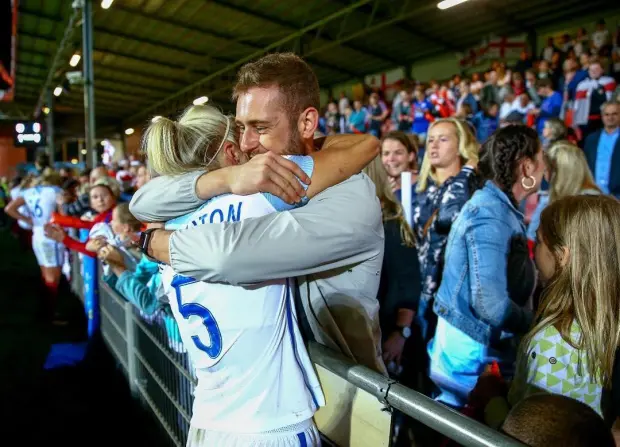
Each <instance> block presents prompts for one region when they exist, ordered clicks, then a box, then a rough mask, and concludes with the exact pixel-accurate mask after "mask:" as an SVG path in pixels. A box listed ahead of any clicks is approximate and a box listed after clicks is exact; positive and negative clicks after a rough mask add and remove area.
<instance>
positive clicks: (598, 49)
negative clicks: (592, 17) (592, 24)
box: [592, 19, 611, 56]
mask: <svg viewBox="0 0 620 447" xmlns="http://www.w3.org/2000/svg"><path fill="white" fill-rule="evenodd" d="M610 42H611V36H610V34H609V30H608V29H607V27H606V26H605V20H604V19H600V20H599V21H598V22H597V24H596V31H594V32H593V33H592V54H596V55H599V56H604V55H605V54H604V53H605V49H606V47H607V46H608V45H609V43H610Z"/></svg>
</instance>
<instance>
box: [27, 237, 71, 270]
mask: <svg viewBox="0 0 620 447" xmlns="http://www.w3.org/2000/svg"><path fill="white" fill-rule="evenodd" d="M32 250H33V251H34V255H35V256H36V257H37V262H38V263H39V265H40V266H41V267H62V265H63V264H64V262H65V246H64V245H63V244H61V243H60V242H56V241H53V240H51V239H48V238H46V237H45V236H39V235H37V234H34V235H33V236H32Z"/></svg>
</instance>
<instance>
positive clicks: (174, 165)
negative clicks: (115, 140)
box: [142, 117, 183, 175]
mask: <svg viewBox="0 0 620 447" xmlns="http://www.w3.org/2000/svg"><path fill="white" fill-rule="evenodd" d="M177 126H178V124H177V123H175V122H174V121H172V120H171V119H168V118H164V117H161V118H159V119H157V120H156V121H155V122H153V123H151V125H150V126H149V127H148V128H147V129H146V132H145V133H144V137H143V139H142V147H143V150H144V151H145V152H146V156H147V158H148V160H149V166H150V168H151V169H152V170H153V171H155V172H156V173H157V174H160V175H170V174H179V173H181V172H183V171H181V170H180V169H178V168H179V167H180V165H181V164H182V162H181V160H180V157H179V154H178V150H177V145H178V138H177V132H178V129H177Z"/></svg>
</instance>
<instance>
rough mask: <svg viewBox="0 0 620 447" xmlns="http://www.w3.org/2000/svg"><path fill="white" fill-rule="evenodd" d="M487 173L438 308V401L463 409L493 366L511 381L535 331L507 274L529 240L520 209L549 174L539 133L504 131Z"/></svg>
mask: <svg viewBox="0 0 620 447" xmlns="http://www.w3.org/2000/svg"><path fill="white" fill-rule="evenodd" d="M479 171H480V175H481V178H482V179H483V181H484V185H483V187H482V188H481V189H480V190H478V191H477V192H476V193H475V194H474V195H473V196H472V198H471V200H470V201H469V202H467V203H466V204H465V206H464V207H463V209H462V210H461V213H460V214H459V216H458V217H457V219H456V221H455V222H454V224H453V225H452V230H451V232H450V237H449V238H448V245H447V247H446V254H445V259H446V265H445V269H444V272H443V278H442V282H441V286H440V287H439V290H438V291H437V294H436V296H435V304H434V307H433V310H434V311H435V313H436V314H437V316H438V323H437V330H436V334H435V338H434V340H433V341H432V342H431V343H430V344H429V355H430V358H431V379H432V380H433V382H434V383H435V385H436V386H437V387H438V388H439V389H440V391H441V394H440V395H439V396H438V397H437V400H439V401H441V402H443V403H445V404H447V405H450V406H453V407H456V408H460V407H463V406H464V405H465V403H466V402H467V398H468V395H469V392H470V391H471V390H472V389H473V388H474V386H475V385H476V380H477V378H478V376H479V375H480V373H481V372H482V371H483V370H484V368H485V367H486V365H487V364H489V363H491V362H492V361H493V360H496V361H498V362H499V363H500V365H501V366H502V372H503V373H504V374H506V373H508V374H509V371H511V370H512V368H513V363H514V360H515V355H516V352H515V347H516V340H515V336H516V335H519V334H524V333H525V332H526V331H527V330H528V329H529V327H530V323H531V320H532V315H531V312H530V311H529V310H527V309H526V308H525V307H523V306H522V304H523V300H521V299H517V298H516V297H514V296H513V293H511V292H513V290H511V283H512V284H514V281H510V279H509V277H510V276H514V275H515V274H516V273H515V271H514V270H513V269H512V267H511V269H510V271H508V267H507V266H508V260H509V255H510V251H511V247H512V246H513V243H514V240H515V239H519V240H522V239H523V238H524V235H525V226H524V223H523V214H521V212H519V210H518V203H520V202H521V201H522V200H523V199H525V198H526V197H527V196H529V195H530V194H533V193H535V192H536V191H537V190H538V188H539V186H540V183H541V181H542V176H543V172H544V163H543V155H542V150H541V146H540V142H539V140H538V136H537V135H536V132H535V131H534V130H532V129H529V128H527V127H525V126H520V125H515V126H508V127H505V128H503V129H500V130H498V131H497V132H496V133H495V134H494V135H492V136H491V138H489V140H487V141H486V142H485V144H484V146H483V148H482V151H481V159H480V163H479ZM525 253H526V252H525ZM523 257H524V259H527V256H526V255H524V256H523ZM524 262H525V261H524ZM530 272H531V273H532V274H533V270H530ZM511 279H514V278H511ZM523 281H525V279H523V280H520V281H519V282H523ZM529 282H530V283H532V284H533V283H534V279H533V278H530V279H529ZM532 288H533V287H532Z"/></svg>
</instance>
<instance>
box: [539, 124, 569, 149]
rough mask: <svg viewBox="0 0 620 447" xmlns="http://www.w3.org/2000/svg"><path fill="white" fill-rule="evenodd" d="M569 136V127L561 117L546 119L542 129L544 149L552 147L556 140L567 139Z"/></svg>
mask: <svg viewBox="0 0 620 447" xmlns="http://www.w3.org/2000/svg"><path fill="white" fill-rule="evenodd" d="M566 137H568V129H567V128H566V126H565V125H564V123H563V122H562V120H561V119H558V118H549V119H548V120H546V121H545V125H544V127H543V130H542V143H543V149H548V148H550V147H551V146H552V145H553V144H554V143H555V142H557V141H560V140H565V139H566Z"/></svg>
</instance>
